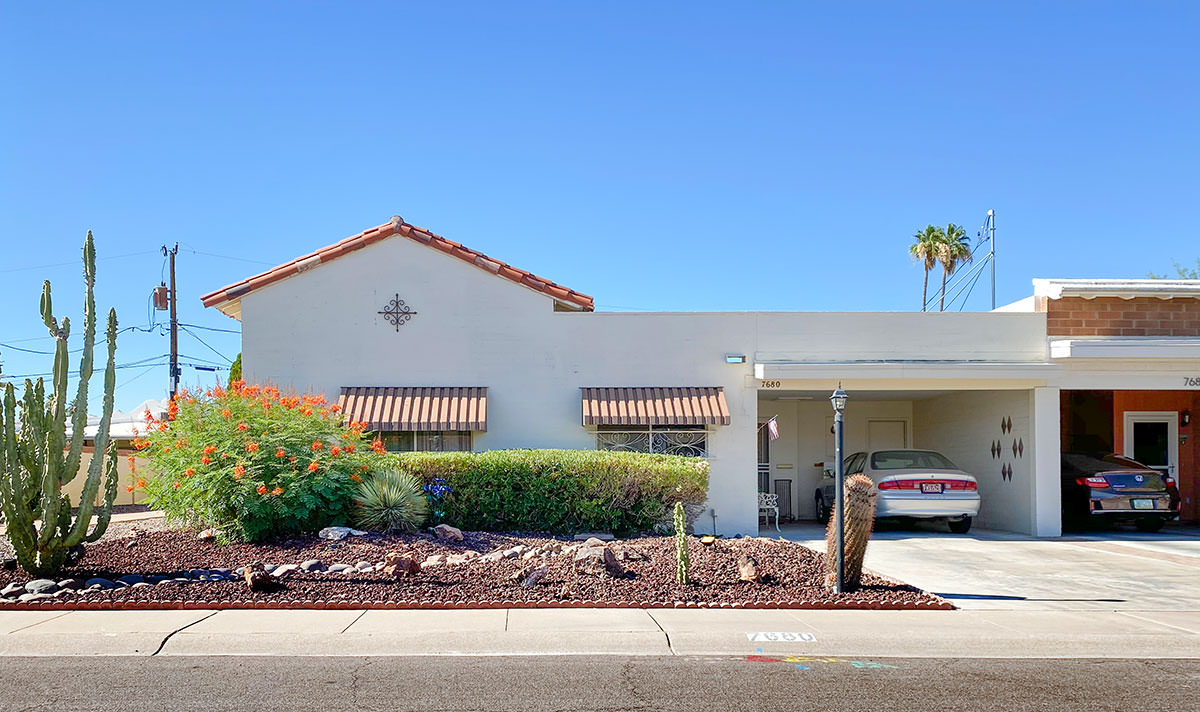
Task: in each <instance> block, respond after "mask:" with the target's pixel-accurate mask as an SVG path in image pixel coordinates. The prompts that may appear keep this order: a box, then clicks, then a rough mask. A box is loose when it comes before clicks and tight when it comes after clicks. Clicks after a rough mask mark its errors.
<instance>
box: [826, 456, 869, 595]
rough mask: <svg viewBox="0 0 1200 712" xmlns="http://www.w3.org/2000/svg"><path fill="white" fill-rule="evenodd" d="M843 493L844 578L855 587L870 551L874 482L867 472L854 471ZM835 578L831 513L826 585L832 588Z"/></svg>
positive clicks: (834, 527)
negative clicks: (856, 472) (857, 473)
mask: <svg viewBox="0 0 1200 712" xmlns="http://www.w3.org/2000/svg"><path fill="white" fill-rule="evenodd" d="M843 493H844V495H845V500H846V505H845V509H844V510H842V511H843V519H844V520H845V527H846V540H845V544H844V548H843V552H842V553H843V557H844V561H845V563H844V566H845V569H844V572H843V578H842V582H843V583H844V584H845V590H846V591H853V590H854V589H856V588H858V585H859V582H860V581H861V579H862V565H863V558H864V557H865V556H866V555H867V542H868V541H869V540H870V539H871V528H872V527H873V526H874V525H875V483H874V482H872V481H871V478H870V477H867V476H866V475H854V476H852V477H848V478H846V482H845V484H844V485H843ZM835 504H836V503H835ZM836 582H837V517H830V518H829V526H828V527H827V528H826V529H825V587H826V588H829V589H833V588H834V584H835V583H836Z"/></svg>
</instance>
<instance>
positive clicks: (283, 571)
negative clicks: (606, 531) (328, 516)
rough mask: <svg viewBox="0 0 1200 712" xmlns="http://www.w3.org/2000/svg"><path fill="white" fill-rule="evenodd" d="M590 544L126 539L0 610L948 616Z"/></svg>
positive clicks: (799, 554)
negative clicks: (678, 576)
mask: <svg viewBox="0 0 1200 712" xmlns="http://www.w3.org/2000/svg"><path fill="white" fill-rule="evenodd" d="M590 545H591V546H590V552H586V553H591V554H593V556H591V557H588V556H584V555H581V550H585V549H588V548H589V547H588V546H587V545H585V542H580V541H574V540H568V539H562V538H558V539H555V538H549V537H541V536H527V535H516V534H498V533H484V532H464V533H463V540H462V541H461V542H459V541H452V540H443V539H439V538H436V537H434V536H433V535H432V534H425V533H422V534H414V535H408V536H382V535H375V534H366V535H363V536H353V535H351V536H347V537H346V538H345V539H342V540H340V541H331V540H327V539H322V538H319V537H317V536H308V537H303V538H296V539H290V540H286V541H279V542H275V543H268V544H256V545H249V544H229V545H220V544H217V543H215V542H212V541H204V540H202V539H200V538H198V536H197V534H196V533H195V532H179V531H169V530H151V531H143V530H133V531H132V533H131V534H130V535H128V536H125V537H122V538H115V537H106V538H105V539H104V540H102V541H101V542H99V543H96V544H92V545H89V546H88V548H87V550H86V553H85V555H84V557H83V558H82V560H80V561H79V562H78V563H77V564H76V565H74V566H73V567H70V568H68V569H67V570H66V571H64V572H63V574H62V576H61V578H59V580H56V581H51V580H38V581H31V580H30V579H31V577H29V576H28V575H26V574H25V573H24V572H22V571H19V570H12V569H10V568H7V567H6V568H4V569H2V570H0V609H3V608H10V609H11V608H37V609H43V608H240V607H254V608H258V607H265V608H271V607H307V608H330V607H344V608H363V607H367V608H450V607H453V608H464V607H478V608H484V607H496V606H501V605H503V606H505V607H520V606H529V607H534V606H537V607H552V606H557V607H575V606H579V607H587V606H591V607H599V606H622V607H664V606H665V607H683V606H686V607H733V608H739V607H746V608H776V607H777V608H925V609H929V608H951V607H952V606H950V604H949V603H947V602H946V601H945V600H943V599H941V598H938V597H937V596H934V595H932V594H929V593H925V592H922V591H920V590H918V589H916V588H913V587H912V586H908V585H904V584H901V583H897V582H894V581H890V580H887V579H883V578H880V577H877V576H873V575H870V574H864V576H863V583H864V585H863V586H862V587H861V588H860V589H859V590H858V591H855V592H853V593H848V594H843V595H840V596H839V595H834V594H831V593H828V592H827V591H826V590H825V589H824V587H823V586H822V585H821V580H822V575H823V563H822V560H823V556H822V555H820V554H818V553H816V552H813V551H812V550H810V549H807V548H805V547H803V546H801V545H799V544H795V543H791V542H786V541H782V540H773V539H766V538H744V539H718V540H716V541H715V542H714V543H712V544H711V545H707V546H706V545H703V544H701V543H700V541H699V540H698V539H694V540H692V543H691V575H692V579H693V583H692V584H691V585H686V586H681V585H678V584H676V583H675V542H674V539H673V538H671V537H645V538H635V539H626V540H620V541H614V542H605V543H604V544H603V545H602V546H601V545H600V542H596V541H593V542H590ZM388 554H392V556H391V557H388ZM741 557H750V558H752V559H753V561H754V563H755V564H756V568H757V577H758V579H759V581H758V582H754V581H745V580H741V576H742V575H744V574H745V573H746V570H745V568H744V566H743V568H742V570H739V566H738V562H739V559H740V558H741ZM744 563H745V562H743V564H744ZM254 564H263V565H265V568H266V569H267V570H268V572H269V573H270V574H271V575H270V577H269V578H266V577H264V580H266V581H268V585H267V587H266V588H265V589H264V590H258V591H252V590H250V588H249V587H248V586H247V583H246V581H245V580H244V577H243V575H242V574H243V572H242V569H243V568H244V567H247V566H253V565H254ZM387 564H391V565H392V566H391V567H387V568H385V566H386V565H387ZM406 572H407V573H406Z"/></svg>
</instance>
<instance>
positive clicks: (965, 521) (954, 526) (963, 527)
mask: <svg viewBox="0 0 1200 712" xmlns="http://www.w3.org/2000/svg"><path fill="white" fill-rule="evenodd" d="M946 523H947V524H948V525H950V531H951V532H953V533H955V534H966V533H967V532H969V531H971V518H970V517H963V518H962V519H951V520H950V521H948V522H946Z"/></svg>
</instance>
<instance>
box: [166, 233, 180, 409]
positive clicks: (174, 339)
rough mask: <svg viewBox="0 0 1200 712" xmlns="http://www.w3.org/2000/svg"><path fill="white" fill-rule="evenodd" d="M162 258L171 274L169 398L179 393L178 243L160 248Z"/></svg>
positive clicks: (168, 293)
mask: <svg viewBox="0 0 1200 712" xmlns="http://www.w3.org/2000/svg"><path fill="white" fill-rule="evenodd" d="M162 252H163V256H164V257H166V258H167V259H168V260H169V261H170V266H169V268H168V269H169V271H170V274H171V286H170V290H169V291H168V292H167V297H168V298H169V299H170V307H169V309H170V312H171V366H170V368H171V381H170V382H171V397H172V398H174V397H175V394H176V393H178V392H179V318H178V314H177V312H176V305H177V304H178V301H179V300H178V299H176V298H175V255H176V254H177V253H178V252H179V243H178V242H177V243H175V246H174V247H173V248H171V249H170V250H168V249H167V246H166V245H163V247H162Z"/></svg>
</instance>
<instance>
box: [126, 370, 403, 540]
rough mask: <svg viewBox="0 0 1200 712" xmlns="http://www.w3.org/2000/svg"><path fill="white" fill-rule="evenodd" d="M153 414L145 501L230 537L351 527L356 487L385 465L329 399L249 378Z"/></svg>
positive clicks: (177, 519) (185, 397) (142, 483)
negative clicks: (285, 392)
mask: <svg viewBox="0 0 1200 712" xmlns="http://www.w3.org/2000/svg"><path fill="white" fill-rule="evenodd" d="M146 419H147V429H148V433H147V434H146V436H145V437H144V438H138V439H137V440H135V441H134V446H135V447H136V448H137V449H138V450H139V451H140V452H141V454H142V455H143V456H145V457H147V458H148V459H149V461H150V463H149V470H150V471H149V473H147V474H146V476H145V477H142V478H140V479H138V480H137V485H136V487H138V488H141V489H144V490H145V492H146V503H147V504H149V505H150V506H151V507H154V508H157V509H162V510H163V511H164V512H165V513H166V516H167V519H168V521H170V522H172V523H175V524H182V525H184V526H192V527H196V528H201V527H213V528H216V529H218V530H219V531H220V533H221V536H222V538H223V539H233V540H241V541H258V540H261V539H264V538H267V537H270V536H277V535H285V534H293V533H302V532H311V531H316V530H318V529H320V528H322V527H326V526H330V525H342V524H346V523H347V522H348V521H349V519H350V502H351V498H352V495H353V492H354V490H355V489H356V484H357V483H358V482H361V481H362V480H363V475H365V474H367V472H368V471H373V470H374V469H376V468H375V466H376V465H378V464H384V463H385V460H384V456H383V455H381V454H376V453H374V452H372V448H371V447H370V446H368V445H366V444H364V442H363V437H362V429H363V427H365V424H362V423H359V424H354V425H353V427H349V428H346V427H343V426H342V425H341V419H342V417H341V416H340V415H339V414H338V408H337V406H335V405H333V406H331V405H328V404H327V403H326V402H325V400H324V398H323V397H319V396H308V395H305V396H281V395H280V393H279V391H278V390H277V389H274V388H269V387H268V388H260V387H258V386H246V385H244V384H243V383H242V382H241V381H234V382H233V383H232V384H231V386H230V388H229V389H228V390H226V389H223V388H220V387H215V388H212V389H210V390H208V391H206V392H205V393H203V394H196V395H194V396H193V395H189V394H187V393H186V392H182V393H181V394H180V396H179V397H178V398H177V399H175V400H173V401H172V402H171V404H170V409H169V411H168V414H167V420H165V421H159V420H156V419H154V417H153V416H152V415H151V414H150V413H149V412H147V413H146ZM130 462H131V464H132V462H133V458H130ZM136 476H137V475H135V477H136ZM128 489H133V487H130V488H128Z"/></svg>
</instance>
